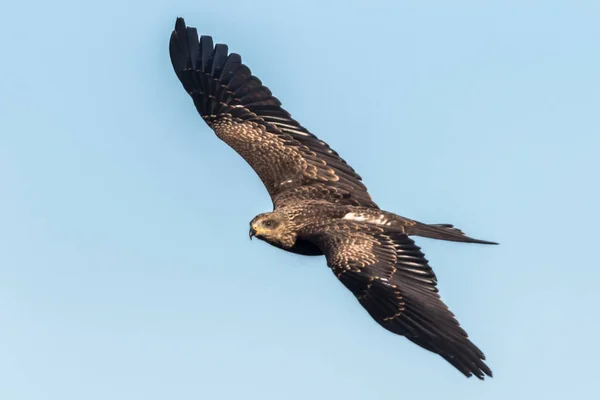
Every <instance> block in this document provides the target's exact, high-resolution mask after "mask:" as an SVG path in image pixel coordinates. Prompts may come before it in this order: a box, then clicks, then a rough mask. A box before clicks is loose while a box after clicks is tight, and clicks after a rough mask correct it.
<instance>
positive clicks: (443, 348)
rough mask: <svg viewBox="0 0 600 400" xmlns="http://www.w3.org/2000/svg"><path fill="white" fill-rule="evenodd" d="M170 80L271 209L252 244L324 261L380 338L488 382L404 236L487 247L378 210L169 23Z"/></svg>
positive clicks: (343, 172) (292, 126)
mask: <svg viewBox="0 0 600 400" xmlns="http://www.w3.org/2000/svg"><path fill="white" fill-rule="evenodd" d="M169 50H170V56H171V62H172V64H173V68H174V70H175V73H176V74H177V76H178V78H179V80H180V81H181V83H182V84H183V87H184V88H185V90H186V91H187V93H188V94H189V95H190V96H191V97H192V99H193V101H194V105H195V106H196V109H197V110H198V112H199V113H200V115H201V116H202V117H203V119H204V120H205V121H206V123H207V124H208V125H209V126H210V127H211V128H212V129H213V130H214V132H215V133H216V135H217V136H218V137H219V138H220V139H221V140H223V141H224V142H225V143H227V144H228V145H229V146H231V147H232V148H233V149H234V150H235V151H236V152H238V153H239V154H240V155H241V156H242V157H243V158H244V159H245V160H246V161H247V162H248V164H250V166H251V167H252V168H253V169H254V170H255V171H256V173H257V174H258V176H259V177H260V179H261V180H262V182H263V183H264V185H265V186H266V188H267V190H268V192H269V194H270V196H271V199H272V201H273V206H274V210H273V211H272V212H268V213H264V214H260V215H258V216H256V217H255V218H254V219H253V220H252V221H251V223H250V226H251V228H250V237H253V236H256V237H258V238H260V239H262V240H265V241H266V242H268V243H270V244H272V245H274V246H277V247H279V248H281V249H284V250H286V251H291V252H294V253H298V254H304V255H325V257H326V259H327V264H328V265H329V267H331V269H332V271H333V273H334V274H335V276H337V278H338V279H339V280H340V281H341V282H342V283H343V284H344V286H346V287H347V288H348V289H349V290H350V291H351V292H352V293H353V294H354V295H355V296H356V298H357V299H358V301H359V302H360V304H362V306H363V307H364V308H365V309H366V310H367V311H368V313H369V314H370V315H371V316H372V317H373V318H374V319H375V320H376V321H377V322H378V323H379V324H380V325H381V326H383V327H384V328H386V329H387V330H389V331H391V332H393V333H396V334H399V335H403V336H406V337H407V338H408V339H410V340H411V341H413V342H414V343H416V344H418V345H419V346H422V347H423V348H425V349H427V350H430V351H432V352H435V353H437V354H439V355H440V356H442V357H443V358H445V359H446V360H447V361H448V362H450V363H451V364H452V365H454V366H455V367H456V368H457V369H458V370H460V371H461V372H462V373H463V374H465V375H466V376H472V375H475V376H477V377H478V378H480V379H483V377H484V375H488V376H492V372H491V370H490V369H489V368H488V366H487V365H486V364H485V362H484V361H483V360H485V357H484V355H483V353H482V352H481V351H480V350H479V349H478V348H477V347H476V346H475V345H474V344H473V343H472V342H471V341H470V340H469V339H468V336H467V334H466V332H465V331H464V330H463V329H462V328H461V327H460V326H459V324H458V322H457V321H456V319H455V318H454V315H453V314H452V313H451V312H450V311H449V310H448V308H447V307H446V305H445V304H444V303H443V302H442V301H441V299H440V297H439V295H438V290H437V287H436V284H437V280H436V277H435V274H434V273H433V271H432V270H431V267H430V266H429V264H428V262H427V260H426V259H425V256H424V254H423V253H422V252H421V250H420V248H419V247H418V246H416V245H415V243H414V241H413V240H412V239H411V238H410V237H409V236H411V235H415V236H424V237H429V238H435V239H441V240H450V241H458V242H469V243H485V244H493V243H492V242H486V241H482V240H477V239H473V238H470V237H468V236H466V235H465V234H464V233H463V232H462V231H461V230H459V229H456V228H454V227H453V226H452V225H449V224H424V223H421V222H418V221H414V220H411V219H408V218H405V217H401V216H398V215H396V214H393V213H390V212H386V211H383V210H380V209H379V208H378V206H377V205H376V204H375V203H374V202H373V200H372V199H371V196H370V195H369V193H368V192H367V189H366V187H365V185H364V184H363V183H362V182H361V178H360V176H359V175H358V174H357V173H356V172H355V171H354V170H353V169H352V167H350V166H349V165H348V164H347V163H346V162H345V161H344V160H343V159H342V158H341V157H340V156H339V155H338V154H337V153H336V152H335V151H333V150H332V149H331V148H330V147H329V146H328V145H327V144H326V143H325V142H323V141H322V140H319V139H318V138H317V137H316V136H315V135H313V134H312V133H310V132H309V131H308V130H307V129H306V128H304V127H303V126H302V125H300V124H299V123H298V122H297V121H296V120H294V119H293V118H292V117H291V115H290V114H289V113H288V112H287V111H285V110H284V109H283V108H282V107H281V102H280V101H279V100H277V98H275V97H274V96H273V95H272V94H271V91H270V90H269V89H268V88H267V87H266V86H264V85H263V84H262V82H261V81H260V80H259V79H258V78H256V77H255V76H253V75H252V73H251V72H250V69H249V68H248V67H247V66H246V65H244V64H242V60H241V57H240V56H239V55H237V54H235V53H231V54H229V52H228V48H227V46H226V45H222V44H217V45H216V46H215V45H213V41H212V38H210V37H209V36H202V37H201V38H200V39H198V35H197V33H196V29H195V28H191V27H186V26H185V22H184V21H183V19H181V18H179V19H177V23H176V25H175V30H174V32H173V34H172V35H171V41H170V49H169Z"/></svg>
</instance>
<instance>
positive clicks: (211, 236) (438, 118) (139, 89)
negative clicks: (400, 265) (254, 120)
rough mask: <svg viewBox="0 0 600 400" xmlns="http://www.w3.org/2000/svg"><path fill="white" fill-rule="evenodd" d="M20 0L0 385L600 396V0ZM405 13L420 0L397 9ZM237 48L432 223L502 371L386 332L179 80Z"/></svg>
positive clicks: (4, 85) (106, 392) (0, 211)
mask: <svg viewBox="0 0 600 400" xmlns="http://www.w3.org/2000/svg"><path fill="white" fill-rule="evenodd" d="M85 3H86V2H79V1H63V0H57V1H54V2H42V1H32V2H12V3H11V4H6V5H5V4H3V6H2V12H0V45H1V47H0V48H1V49H2V62H1V63H0V183H1V185H2V187H1V195H0V327H1V328H0V377H1V378H0V398H2V399H3V400H4V399H5V400H41V399H52V400H54V399H56V400H71V399H73V400H80V399H86V400H96V399H98V400H106V399H111V400H121V399H123V400H132V399H140V400H141V399H143V400H154V399H157V400H158V399H248V400H253V399H261V400H264V399H277V400H280V399H301V400H304V399H317V400H319V399H346V400H353V399H360V400H364V399H411V398H419V399H449V400H454V399H457V400H458V399H460V400H464V399H533V398H544V399H563V398H566V397H565V396H568V397H570V398H584V397H586V395H589V394H591V393H594V392H597V390H596V384H595V381H596V376H595V375H596V373H595V372H596V370H597V364H598V359H599V357H600V350H599V345H598V337H599V336H600V322H599V317H598V314H599V313H598V306H599V305H600V301H599V295H598V289H597V284H598V281H599V279H600V272H599V267H598V260H597V258H598V256H597V254H596V251H595V250H597V247H598V244H597V240H598V231H599V228H598V226H599V223H600V218H599V212H598V204H599V203H600V189H599V186H600V185H599V176H600V166H599V164H600V163H599V161H598V150H599V149H600V119H599V118H600V117H599V115H600V73H599V71H600V53H599V52H598V43H599V42H600V24H598V21H600V3H599V2H598V1H595V0H594V1H571V2H566V1H563V2H558V1H506V0H504V1H488V2H481V1H474V0H473V1H454V2H452V3H453V5H452V6H450V5H448V3H450V2H443V1H411V2H407V1H404V2H393V1H388V2H379V3H378V2H371V1H361V2H359V1H349V2H341V1H339V2H324V1H302V2H298V3H293V4H285V2H283V1H227V2H217V1H212V2H205V1H198V0H194V1H191V0H175V1H166V0H165V1H158V0H150V1H147V0H145V1H139V0H135V1H130V2H127V3H125V2H121V1H116V0H107V1H101V2H100V1H99V2H95V3H94V4H85ZM397 3H400V5H399V4H397ZM177 16H184V17H185V18H186V21H187V22H188V23H189V24H190V25H193V26H197V27H198V28H199V31H200V32H202V33H206V34H210V35H212V36H213V37H214V38H215V40H216V41H217V42H224V43H227V44H228V45H229V46H230V49H231V50H233V51H235V52H238V53H240V54H242V57H243V59H244V60H245V62H246V63H247V64H248V65H249V66H250V67H251V68H252V70H253V72H254V73H255V74H256V75H258V76H259V77H260V78H261V79H262V81H263V82H265V84H267V85H268V86H269V87H270V88H271V89H272V91H273V92H274V93H275V95H276V96H278V97H279V98H280V99H281V100H282V101H283V103H284V106H285V107H286V108H287V109H288V110H290V111H291V112H292V114H293V115H294V116H295V117H296V118H297V119H298V120H299V121H301V122H302V123H303V124H304V125H305V126H306V127H308V128H309V129H311V130H312V131H313V132H314V133H315V134H317V135H319V136H320V137H321V138H322V139H324V140H326V141H327V142H328V143H329V144H330V145H331V146H332V147H333V148H334V149H336V150H337V151H338V152H339V153H340V154H341V155H342V156H343V157H344V158H345V159H346V160H348V162H349V163H351V164H352V166H353V167H354V168H355V169H356V170H357V171H358V172H359V173H360V174H361V175H362V176H363V178H364V180H365V183H366V184H367V186H368V187H369V189H370V191H371V193H372V194H373V196H374V198H375V200H376V201H377V202H378V203H379V205H380V206H382V207H383V208H386V209H388V210H390V211H394V212H397V213H398V214H401V215H405V216H407V217H412V218H415V219H419V220H422V221H425V222H435V223H454V224H456V225H457V226H459V227H461V228H463V229H464V230H465V231H467V232H468V233H469V234H472V235H473V236H475V237H478V238H483V239H489V240H496V241H499V242H500V243H501V246H498V247H485V246H477V245H464V244H453V243H443V242H436V241H433V240H428V239H422V240H419V241H418V243H419V244H420V245H421V246H422V247H423V249H424V251H425V253H426V255H427V257H428V259H429V260H430V262H431V264H432V266H433V267H434V269H435V271H436V273H437V275H438V278H439V282H440V289H441V293H442V297H443V299H444V300H445V301H446V302H447V304H448V305H449V306H450V307H451V309H452V310H453V311H454V312H455V314H456V315H457V317H458V318H459V320H460V321H461V323H462V325H463V326H464V327H465V329H466V330H467V331H468V332H469V334H470V335H471V337H472V339H473V341H474V342H475V343H476V344H477V345H478V346H480V347H481V348H482V349H483V350H484V352H485V353H486V355H487V357H488V361H489V365H490V366H491V367H492V369H493V371H494V373H495V378H493V379H490V380H487V381H485V382H479V381H477V380H475V379H470V380H469V379H466V378H464V377H463V376H462V375H461V374H460V373H458V372H457V371H456V370H454V369H453V368H452V367H451V366H450V365H449V364H447V363H446V362H445V361H444V360H442V359H441V358H440V357H438V356H436V355H433V354H431V353H428V352H426V351H424V350H422V349H420V348H418V347H417V346H415V345H413V344H412V343H410V342H408V341H407V340H405V339H404V338H401V337H397V336H394V335H392V334H390V333H388V332H386V331H385V330H383V329H381V328H380V327H379V326H378V325H377V324H376V323H375V322H373V321H372V320H371V319H370V317H369V316H368V315H367V313H366V312H365V311H364V310H363V309H362V308H361V307H360V306H359V305H358V303H357V302H356V300H355V299H354V298H353V296H352V295H351V294H350V293H349V292H347V291H346V289H345V288H343V287H342V285H341V284H340V283H339V282H338V281H337V280H336V279H335V277H334V276H333V274H332V273H331V272H330V271H329V269H328V268H327V267H326V265H325V261H324V259H322V258H308V257H300V256H295V255H292V254H287V253H284V252H282V251H280V250H278V249H275V248H272V247H269V246H268V245H267V244H265V243H261V242H259V241H252V242H251V241H249V240H248V222H249V221H250V220H251V219H252V218H253V217H254V216H255V215H256V214H257V213H259V212H263V211H268V210H270V207H271V203H270V200H269V198H268V196H267V193H266V191H265V190H264V188H263V187H262V185H261V184H260V181H259V179H258V178H257V176H256V175H255V174H254V173H253V171H252V170H251V169H250V167H248V166H247V165H246V164H245V162H244V161H243V160H242V159H241V158H240V157H239V156H238V155H237V154H235V153H234V152H233V151H232V150H230V149H229V148H228V147H227V146H226V145H225V144H224V143H222V142H220V141H219V140H218V139H217V138H216V137H215V136H214V135H213V133H212V132H211V131H210V130H209V129H208V128H207V127H206V126H205V125H204V123H203V121H202V120H201V119H200V117H199V116H198V115H197V114H196V111H195V109H194V107H193V105H192V103H191V101H190V99H189V98H188V97H187V95H186V94H185V92H184V91H183V89H182V88H181V85H180V84H179V81H178V80H177V78H176V76H175V75H174V73H173V71H172V68H171V65H170V62H169V57H168V51H167V44H168V39H169V35H170V33H171V30H172V28H173V24H174V22H175V17H177Z"/></svg>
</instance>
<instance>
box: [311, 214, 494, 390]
mask: <svg viewBox="0 0 600 400" xmlns="http://www.w3.org/2000/svg"><path fill="white" fill-rule="evenodd" d="M324 228H325V229H323V230H322V231H321V232H319V233H317V234H315V236H314V237H313V240H315V241H316V242H317V243H319V246H320V247H321V248H322V249H323V252H324V253H325V255H326V257H327V263H328V265H329V266H330V267H331V269H332V271H333V273H334V274H335V275H336V276H337V277H338V278H339V279H340V281H341V282H342V283H343V284H344V286H346V287H347V288H348V289H349V290H350V291H351V292H352V293H354V295H355V296H356V297H357V299H358V301H359V302H360V304H362V306H363V307H364V308H365V309H366V310H367V311H368V313H369V314H370V315H371V316H372V317H373V318H374V319H375V321H377V322H378V323H379V324H380V325H381V326H383V327H384V328H386V329H387V330H389V331H391V332H393V333H396V334H399V335H403V336H406V337H407V338H408V339H410V340H411V341H412V342H414V343H416V344H418V345H419V346H421V347H423V348H425V349H427V350H430V351H432V352H434V353H437V354H439V355H440V356H442V357H443V358H444V359H446V360H447V361H448V362H449V363H451V364H452V365H454V366H455V367H456V368H457V369H458V370H459V371H460V372H462V373H463V374H465V375H466V376H472V375H475V376H477V377H478V378H480V379H483V377H484V376H485V375H488V376H492V371H491V370H490V369H489V367H488V366H487V365H486V364H485V362H484V360H485V356H484V355H483V353H482V352H481V350H479V349H478V348H477V346H475V345H474V344H473V343H472V342H471V341H470V340H469V338H468V336H467V333H466V332H465V331H464V330H463V329H462V328H461V327H460V325H459V324H458V321H457V320H456V319H455V318H454V314H452V312H450V310H448V307H447V306H446V305H445V304H444V303H443V302H442V300H441V299H440V296H439V294H438V290H437V287H436V284H437V279H436V276H435V274H434V272H433V271H432V269H431V267H430V266H429V264H428V262H427V259H425V256H424V254H423V253H422V252H421V250H420V248H419V247H418V246H416V245H415V243H414V242H413V241H412V239H410V238H409V237H408V236H406V235H405V234H402V233H399V232H386V231H385V230H384V229H382V228H373V227H367V226H363V227H360V228H358V229H357V227H356V225H351V224H344V223H342V222H338V223H336V224H335V225H331V226H330V227H329V228H327V227H324Z"/></svg>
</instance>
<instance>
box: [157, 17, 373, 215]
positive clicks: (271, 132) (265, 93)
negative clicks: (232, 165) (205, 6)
mask: <svg viewBox="0 0 600 400" xmlns="http://www.w3.org/2000/svg"><path fill="white" fill-rule="evenodd" d="M169 51H170V55H171V62H172V64H173V68H174V70H175V73H176V74H177V76H178V78H179V80H180V81H181V83H182V84H183V87H184V88H185V90H186V91H187V92H188V94H189V95H190V96H191V97H192V99H193V101H194V105H195V106H196V109H197V110H198V112H199V113H200V115H201V116H202V117H203V118H204V120H205V121H206V123H207V124H208V125H209V126H210V127H211V128H212V129H213V130H214V131H215V133H216V134H217V136H218V137H219V138H220V139H222V140H223V141H224V142H226V143H227V144H228V145H229V146H231V147H232V148H233V149H234V150H235V151H237V152H238V153H239V154H240V155H241V156H242V157H243V158H244V159H245V160H246V161H247V162H248V163H249V164H250V166H251V167H252V168H253V169H254V170H255V171H256V173H257V174H258V175H259V177H260V179H261V180H262V181H263V183H264V184H265V186H266V188H267V190H268V192H269V194H270V195H271V199H272V200H273V203H274V205H275V206H276V207H277V206H279V205H282V204H283V203H285V202H288V201H296V200H299V199H315V200H316V199H321V200H327V201H330V202H333V203H339V204H349V205H361V206H365V207H377V205H376V204H375V203H374V202H373V201H372V200H371V196H370V195H369V194H368V192H367V189H366V187H365V186H364V184H363V183H362V182H361V178H360V176H359V175H358V174H357V173H356V172H354V170H353V169H352V167H350V166H349V165H348V164H347V163H346V162H345V161H344V160H343V159H342V158H341V157H340V156H339V155H338V154H337V153H336V152H335V151H333V150H332V149H331V148H330V147H329V146H328V145H327V144H326V143H325V142H323V141H321V140H319V139H318V138H317V137H316V136H315V135H313V134H311V133H310V132H309V131H308V130H307V129H306V128H304V127H303V126H302V125H300V124H299V123H298V122H297V121H295V120H294V119H293V118H292V117H291V116H290V114H289V113H288V112H287V111H285V110H284V109H283V108H282V107H281V102H280V101H279V100H277V98H275V97H274V96H273V95H272V94H271V91H270V90H269V89H268V88H267V87H266V86H264V85H263V84H262V82H261V81H260V80H259V79H258V78H257V77H255V76H253V75H252V73H251V72H250V69H249V68H248V67H247V66H246V65H244V64H242V60H241V57H240V56H239V55H238V54H235V53H231V54H228V48H227V46H226V45H224V44H217V45H216V46H213V41H212V38H211V37H209V36H202V37H201V38H200V40H198V34H197V32H196V29H195V28H191V27H186V26H185V22H184V20H183V19H182V18H178V19H177V22H176V24H175V30H174V31H173V33H172V35H171V41H170V45H169Z"/></svg>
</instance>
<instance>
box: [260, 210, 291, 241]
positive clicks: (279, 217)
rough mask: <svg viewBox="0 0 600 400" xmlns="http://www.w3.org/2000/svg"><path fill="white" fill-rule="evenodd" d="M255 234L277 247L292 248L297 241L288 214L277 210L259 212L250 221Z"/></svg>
mask: <svg viewBox="0 0 600 400" xmlns="http://www.w3.org/2000/svg"><path fill="white" fill-rule="evenodd" d="M253 236H256V237H257V238H259V239H261V240H264V241H265V242H267V243H270V244H272V245H274V246H277V247H283V248H286V249H287V248H290V247H293V246H294V244H295V243H296V233H295V232H294V229H293V226H292V224H291V221H290V219H289V218H288V216H287V215H285V214H282V213H277V212H268V213H264V214H258V215H257V216H256V217H254V219H253V220H252V221H250V239H252V237H253Z"/></svg>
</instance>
